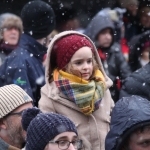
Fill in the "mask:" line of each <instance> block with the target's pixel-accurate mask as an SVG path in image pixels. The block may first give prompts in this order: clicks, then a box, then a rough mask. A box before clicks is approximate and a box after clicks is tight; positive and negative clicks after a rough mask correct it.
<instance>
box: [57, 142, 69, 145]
mask: <svg viewBox="0 0 150 150" xmlns="http://www.w3.org/2000/svg"><path fill="white" fill-rule="evenodd" d="M66 143H67V141H59V144H60V145H66Z"/></svg>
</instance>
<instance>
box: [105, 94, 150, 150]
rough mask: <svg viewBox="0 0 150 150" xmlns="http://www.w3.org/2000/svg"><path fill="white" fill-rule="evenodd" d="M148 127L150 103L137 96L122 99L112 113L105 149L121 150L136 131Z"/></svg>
mask: <svg viewBox="0 0 150 150" xmlns="http://www.w3.org/2000/svg"><path fill="white" fill-rule="evenodd" d="M148 125H150V101H149V100H147V99H145V98H142V97H140V96H135V95H133V96H131V97H123V98H121V99H120V100H119V101H118V102H117V103H116V105H115V107H114V108H113V111H112V115H111V123H110V131H109V132H108V134H107V136H106V140H105V149H106V150H120V149H121V147H122V145H123V144H124V142H125V141H126V139H128V138H129V136H130V135H131V134H132V133H133V132H134V131H136V130H137V129H139V128H142V127H144V126H148Z"/></svg>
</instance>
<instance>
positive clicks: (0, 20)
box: [0, 13, 23, 41]
mask: <svg viewBox="0 0 150 150" xmlns="http://www.w3.org/2000/svg"><path fill="white" fill-rule="evenodd" d="M10 27H16V28H17V29H18V30H19V33H20V35H21V34H22V31H23V25H22V21H21V19H20V17H18V16H17V15H15V14H11V13H4V14H2V15H0V41H1V40H2V39H3V36H2V34H3V30H4V29H5V28H10Z"/></svg>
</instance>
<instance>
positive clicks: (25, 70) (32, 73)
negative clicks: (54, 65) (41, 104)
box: [0, 34, 47, 105]
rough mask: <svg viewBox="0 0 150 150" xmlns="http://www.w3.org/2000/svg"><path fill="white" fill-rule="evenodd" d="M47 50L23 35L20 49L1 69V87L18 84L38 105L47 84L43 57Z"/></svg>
mask: <svg viewBox="0 0 150 150" xmlns="http://www.w3.org/2000/svg"><path fill="white" fill-rule="evenodd" d="M46 50H47V48H46V47H44V46H43V45H41V44H40V43H38V42H37V41H36V40H35V39H33V38H32V37H30V36H28V35H26V34H23V35H22V36H21V39H20V42H19V46H18V48H17V49H16V50H15V51H13V52H12V53H11V54H10V55H9V56H8V57H7V58H6V60H5V62H4V64H3V65H2V66H1V67H0V86H4V85H7V84H12V83H13V84H17V85H18V86H20V87H21V88H22V89H24V90H25V91H26V92H27V93H28V94H29V95H30V96H31V97H32V98H33V100H34V104H35V105H37V102H38V100H39V99H40V88H41V87H42V86H43V85H44V84H45V81H44V67H43V64H42V60H43V56H44V54H45V53H46Z"/></svg>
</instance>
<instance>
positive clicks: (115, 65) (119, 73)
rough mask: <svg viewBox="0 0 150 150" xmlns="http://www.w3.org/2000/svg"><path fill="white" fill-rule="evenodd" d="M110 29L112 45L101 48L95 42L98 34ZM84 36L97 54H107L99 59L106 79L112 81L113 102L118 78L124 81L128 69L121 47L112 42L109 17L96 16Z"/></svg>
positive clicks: (117, 95)
mask: <svg viewBox="0 0 150 150" xmlns="http://www.w3.org/2000/svg"><path fill="white" fill-rule="evenodd" d="M106 28H110V29H111V31H112V37H113V40H112V43H111V45H110V47H108V48H105V49H104V48H101V47H100V46H99V44H98V41H97V36H98V34H99V33H100V32H101V31H102V30H104V29H106ZM85 34H86V35H87V36H89V37H90V38H91V39H92V41H93V42H94V43H95V44H96V46H97V48H98V53H99V54H100V52H99V51H100V49H101V50H102V52H103V53H107V56H106V59H103V60H102V58H101V60H102V63H103V66H104V70H105V72H106V74H107V75H108V77H110V79H111V80H112V81H113V83H114V84H113V87H112V88H111V94H112V98H113V99H114V101H117V100H118V99H119V87H118V85H117V82H118V78H120V79H121V80H123V79H125V78H126V77H127V76H128V75H129V74H130V72H131V71H130V68H129V66H128V64H127V62H126V60H125V58H124V56H123V54H122V51H121V45H119V44H118V43H116V42H114V38H115V37H114V27H113V23H112V22H111V20H110V18H109V17H106V16H101V15H99V14H98V15H96V16H95V17H94V18H93V19H92V21H91V22H90V24H89V25H88V27H87V29H86V30H85ZM100 57H101V56H100Z"/></svg>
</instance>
